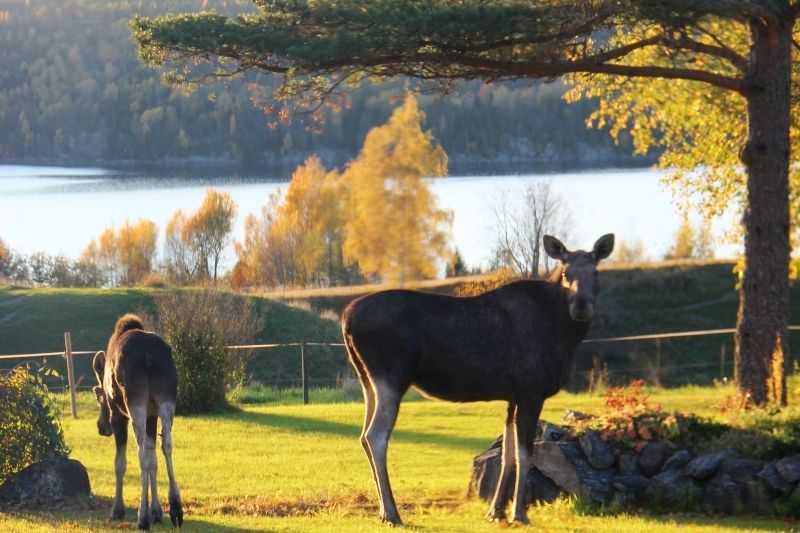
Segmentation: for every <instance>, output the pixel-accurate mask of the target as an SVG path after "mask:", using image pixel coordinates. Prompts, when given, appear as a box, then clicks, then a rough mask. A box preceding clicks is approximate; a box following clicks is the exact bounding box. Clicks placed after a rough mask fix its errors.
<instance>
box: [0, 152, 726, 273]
mask: <svg viewBox="0 0 800 533" xmlns="http://www.w3.org/2000/svg"><path fill="white" fill-rule="evenodd" d="M660 177H661V173H660V172H658V171H653V170H613V171H593V172H581V173H568V174H541V175H518V176H484V177H448V178H444V179H438V180H435V181H434V185H433V187H434V191H435V192H436V194H437V195H438V197H439V202H440V205H441V206H442V207H445V208H448V209H452V210H453V212H454V227H453V236H454V241H455V244H456V246H457V247H458V248H459V250H461V253H462V255H463V256H464V258H465V260H466V262H467V264H468V265H476V264H485V263H486V262H487V261H488V259H489V257H490V255H491V248H492V232H491V220H492V210H491V209H492V208H491V205H492V202H493V200H494V201H496V198H497V197H498V194H499V191H500V190H501V189H503V190H505V191H507V192H508V193H510V194H512V195H518V194H521V193H522V192H523V191H524V189H525V187H526V186H527V184H529V183H531V182H550V183H551V187H552V190H553V191H554V192H556V193H557V194H558V195H559V196H561V197H562V198H564V199H565V200H566V203H567V204H568V205H569V211H570V213H571V217H572V220H573V223H574V226H573V229H572V230H571V231H570V236H569V239H567V240H566V242H565V244H567V246H568V247H575V248H588V247H590V246H591V245H592V244H593V243H594V240H595V239H596V238H597V237H599V236H600V235H602V234H604V233H608V232H614V233H616V235H617V238H618V239H622V240H624V241H626V242H634V241H635V240H636V239H641V240H642V241H643V243H644V244H645V248H646V252H647V254H648V255H649V256H650V257H651V258H653V259H658V258H660V257H662V256H663V255H664V253H665V252H666V251H667V250H668V248H669V245H670V243H671V241H672V238H673V236H674V234H675V231H676V229H677V228H678V225H679V224H680V217H679V215H678V213H677V210H676V208H675V206H674V204H673V200H672V197H671V195H670V193H669V192H668V191H667V189H666V188H665V187H664V186H662V185H661V183H660ZM286 185H287V184H286V183H285V182H284V183H281V182H277V181H271V180H270V179H269V178H266V177H265V178H261V179H259V178H253V177H240V176H222V175H219V176H214V177H207V178H202V179H186V178H165V177H156V176H153V175H148V174H137V173H131V172H125V173H120V172H114V171H108V170H103V169H94V168H56V167H31V166H10V165H0V238H2V239H3V240H4V241H5V242H6V243H7V244H8V245H9V247H10V248H11V249H12V250H16V251H18V252H22V253H25V254H30V253H33V252H36V251H40V250H41V251H44V252H46V253H48V254H63V255H66V256H67V257H70V258H75V257H78V256H79V255H80V253H81V252H82V251H83V249H84V248H85V246H86V245H87V244H88V242H89V241H90V240H91V239H93V238H95V237H97V236H98V235H99V234H100V233H101V232H102V231H103V229H104V228H106V227H108V226H112V225H116V226H119V225H120V224H122V223H123V222H124V221H125V220H129V221H131V222H135V221H137V220H138V219H140V218H146V219H149V220H152V221H153V222H155V224H156V225H157V226H158V228H159V230H160V232H161V233H162V234H163V229H164V227H165V226H166V223H167V220H169V218H170V217H171V216H172V214H173V213H174V212H175V211H176V210H177V209H183V210H184V212H187V213H190V212H194V211H195V210H196V209H197V208H198V207H199V206H200V203H201V201H202V197H203V194H204V192H205V190H206V189H207V188H208V187H214V188H216V189H220V190H225V191H228V192H229V193H230V194H231V195H232V196H233V198H234V200H235V201H236V202H237V204H238V206H239V214H238V217H237V221H236V229H235V232H234V238H235V239H241V237H242V233H243V221H244V218H245V216H246V215H247V214H249V213H258V212H259V211H260V208H261V206H262V205H263V204H264V203H265V202H266V199H267V196H268V195H269V194H270V193H272V192H275V191H276V190H277V189H279V188H280V189H281V190H284V191H285V189H286ZM162 236H163V235H160V237H162ZM735 252H736V249H735V248H732V247H730V246H728V247H718V248H717V256H718V257H731V256H732V255H734V253H735ZM233 259H234V255H233V251H232V250H229V251H228V254H227V264H228V265H230V264H232V262H233Z"/></svg>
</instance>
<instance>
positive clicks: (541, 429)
mask: <svg viewBox="0 0 800 533" xmlns="http://www.w3.org/2000/svg"><path fill="white" fill-rule="evenodd" d="M537 429H538V432H537V435H538V437H537V440H547V441H556V440H564V439H566V438H567V437H569V436H570V431H569V430H568V429H567V428H563V427H561V426H557V425H555V424H551V423H550V422H545V421H544V420H540V421H539V425H538V428H537Z"/></svg>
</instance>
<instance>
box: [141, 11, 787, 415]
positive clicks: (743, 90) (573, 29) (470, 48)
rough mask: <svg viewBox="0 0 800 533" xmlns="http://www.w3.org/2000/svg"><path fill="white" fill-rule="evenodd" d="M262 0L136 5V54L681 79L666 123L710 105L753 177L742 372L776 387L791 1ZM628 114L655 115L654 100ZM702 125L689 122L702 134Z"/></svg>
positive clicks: (316, 69) (426, 74)
mask: <svg viewBox="0 0 800 533" xmlns="http://www.w3.org/2000/svg"><path fill="white" fill-rule="evenodd" d="M255 4H256V6H257V7H258V8H259V10H258V12H257V13H254V14H249V15H243V16H240V17H238V18H237V19H228V18H226V17H225V16H222V15H217V14H214V13H201V14H193V15H177V16H166V17H158V18H155V19H148V18H143V17H136V18H134V19H133V20H132V21H131V29H132V32H133V37H134V39H135V40H136V42H137V43H138V45H139V57H140V59H141V60H143V61H144V62H145V63H147V64H150V65H153V66H161V65H164V64H165V63H167V62H169V61H171V60H177V61H178V62H179V63H180V64H181V66H183V65H185V64H186V63H188V62H189V61H190V60H195V59H205V58H207V59H211V60H212V61H213V64H212V67H211V70H210V71H209V69H208V68H207V64H205V65H204V64H203V63H202V62H198V63H199V65H198V66H199V68H200V69H201V70H200V71H197V70H193V69H189V70H188V71H186V70H183V71H177V70H175V71H173V72H171V73H170V75H169V76H168V79H170V80H171V81H177V82H181V81H187V80H190V78H192V77H193V76H195V75H200V76H202V75H207V74H212V75H213V74H217V75H227V74H229V73H230V72H231V71H236V70H239V71H246V70H248V69H261V70H264V71H268V72H274V73H278V74H281V75H282V76H283V84H282V86H281V87H280V89H279V91H278V96H285V97H294V98H295V99H296V101H300V102H301V103H303V102H305V103H308V104H310V105H316V104H317V103H318V102H319V101H320V100H322V99H325V98H326V97H330V95H332V94H334V93H335V92H336V91H337V90H338V89H339V88H341V87H342V84H345V83H347V82H351V81H356V80H359V79H362V78H363V77H365V76H370V77H376V78H387V77H392V76H397V75H407V76H412V77H416V78H421V79H425V80H438V81H440V82H442V84H443V87H444V88H445V89H446V88H448V87H449V86H450V84H451V83H452V81H453V80H457V79H475V78H480V79H483V80H486V81H489V82H493V81H497V80H507V79H521V78H554V77H558V76H562V75H566V74H571V73H585V74H591V75H610V76H619V77H621V78H620V79H624V80H625V81H627V80H629V79H636V78H647V79H652V80H673V81H674V83H675V85H674V86H673V84H672V83H670V84H669V85H668V86H667V87H666V89H667V90H665V91H664V92H663V95H664V98H668V97H669V96H670V95H673V94H676V95H677V94H678V93H680V92H681V90H680V88H679V87H681V86H684V87H688V89H687V91H688V92H689V93H692V94H694V99H693V100H692V102H693V103H696V104H697V105H696V106H694V107H687V108H681V109H676V110H675V112H674V113H673V114H672V116H671V117H670V119H669V120H670V121H671V122H673V123H674V124H679V123H682V122H683V121H688V122H690V123H691V122H692V121H696V120H700V118H699V117H701V116H702V114H701V113H702V110H703V102H704V101H705V102H708V103H709V105H712V104H711V103H712V102H713V105H715V106H719V108H720V110H721V113H720V115H719V116H724V117H725V118H726V120H725V121H724V122H722V123H720V122H719V121H717V122H714V121H709V123H708V124H709V127H708V128H704V129H703V132H702V133H703V134H704V135H708V134H710V135H718V134H722V132H726V133H727V134H728V135H730V136H731V137H732V138H734V139H735V141H733V142H736V143H738V144H737V145H738V147H739V148H740V149H739V150H736V151H734V152H731V155H733V154H738V155H739V157H740V162H741V165H742V167H743V169H744V176H743V178H742V181H740V182H739V183H742V182H743V183H744V184H745V187H744V188H745V189H746V193H745V192H744V191H742V192H741V193H740V194H741V195H742V197H743V198H744V199H745V202H746V203H745V210H744V211H745V214H744V235H745V238H744V248H745V261H744V268H743V271H742V278H741V293H740V299H739V302H740V304H739V305H740V308H739V314H738V322H737V346H736V355H737V365H736V366H737V370H736V375H737V381H738V384H739V387H740V388H741V389H742V390H745V391H747V392H749V393H750V394H751V395H752V398H753V400H754V401H755V402H756V403H765V402H767V401H773V402H776V403H781V402H785V399H786V390H785V372H784V370H785V366H786V365H787V363H788V344H787V334H788V330H787V322H788V312H789V298H788V295H789V291H788V284H787V278H788V274H789V271H788V269H789V253H790V244H789V228H790V216H789V199H790V193H789V159H790V153H791V151H790V148H791V147H790V123H791V121H792V112H791V111H792V92H793V90H794V89H795V83H794V80H793V72H794V70H795V69H793V67H792V47H793V44H792V37H793V32H794V28H795V24H796V21H797V18H798V16H800V2H798V1H796V0H794V1H792V0H749V1H734V0H715V1H703V2H700V1H694V0H662V1H659V2H650V1H643V0H622V1H620V0H600V1H596V2H585V1H583V0H580V1H578V0H553V1H530V0H511V1H508V2H491V3H487V2H484V1H482V0H466V1H460V2H454V1H449V0H425V1H413V2H412V1H409V0H403V1H397V2H381V3H373V2H368V1H367V0H343V1H342V0H316V1H314V2H311V1H302V0H300V1H298V0H275V1H271V2H261V1H257V2H255ZM608 35H611V36H612V37H611V38H610V39H609V38H604V37H607V36H608ZM203 69H204V70H203ZM195 79H196V78H195ZM673 87H675V88H673ZM733 104H736V105H735V106H733ZM731 111H738V112H731ZM736 117H741V119H739V120H736ZM629 118H630V116H629ZM635 118H636V119H637V120H643V121H645V122H646V121H647V120H650V118H649V117H648V116H647V115H645V116H640V115H637V116H636V117H635ZM675 120H677V122H674V121H675ZM715 126H719V127H715ZM651 130H652V128H651ZM701 139H702V137H694V140H695V142H701ZM712 159H713V157H712ZM713 163H716V160H714V161H713ZM737 163H738V161H737ZM739 188H740V189H741V188H742V187H741V185H740V186H739ZM764 287H769V290H763V288H764Z"/></svg>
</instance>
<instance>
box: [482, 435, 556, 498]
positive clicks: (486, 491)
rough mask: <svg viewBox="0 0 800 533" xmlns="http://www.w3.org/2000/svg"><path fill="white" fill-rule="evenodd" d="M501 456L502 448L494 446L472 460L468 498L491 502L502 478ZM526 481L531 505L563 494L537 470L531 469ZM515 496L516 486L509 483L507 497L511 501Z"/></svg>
mask: <svg viewBox="0 0 800 533" xmlns="http://www.w3.org/2000/svg"><path fill="white" fill-rule="evenodd" d="M493 446H494V445H493ZM501 455H502V450H501V447H497V446H494V447H492V448H489V449H488V450H486V451H485V452H483V453H482V454H480V455H478V456H477V457H475V458H474V459H473V460H472V478H471V479H470V483H469V488H468V489H467V496H468V497H475V496H477V497H478V498H480V499H481V500H484V501H491V499H492V498H493V497H494V492H495V490H496V488H497V481H498V479H499V477H500V467H501V461H502V457H501ZM515 475H516V471H515V469H514V470H512V476H515ZM525 481H526V490H527V492H526V495H527V497H528V502H529V503H530V502H543V503H549V502H552V501H553V500H555V499H556V498H558V496H559V494H561V491H560V490H559V488H558V486H557V485H556V484H555V483H554V482H553V481H552V480H551V479H549V478H548V477H546V476H545V475H544V474H542V473H541V472H540V471H539V470H538V469H536V468H531V469H530V470H529V471H528V476H527V477H526V480H525ZM513 494H514V484H513V483H509V485H508V488H507V492H506V497H507V498H508V499H511V497H512V496H513Z"/></svg>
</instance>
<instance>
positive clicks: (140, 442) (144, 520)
mask: <svg viewBox="0 0 800 533" xmlns="http://www.w3.org/2000/svg"><path fill="white" fill-rule="evenodd" d="M128 412H129V413H130V415H131V422H132V423H133V436H134V437H135V438H136V447H137V451H138V454H139V468H140V470H141V485H142V491H141V498H140V499H139V511H138V513H137V515H136V526H137V527H138V528H139V529H150V512H149V509H148V508H147V489H148V485H149V481H150V470H151V469H150V457H151V455H152V454H151V453H149V452H148V450H147V440H148V439H147V430H146V425H147V407H146V406H137V407H133V408H131V406H130V405H129V406H128Z"/></svg>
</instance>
